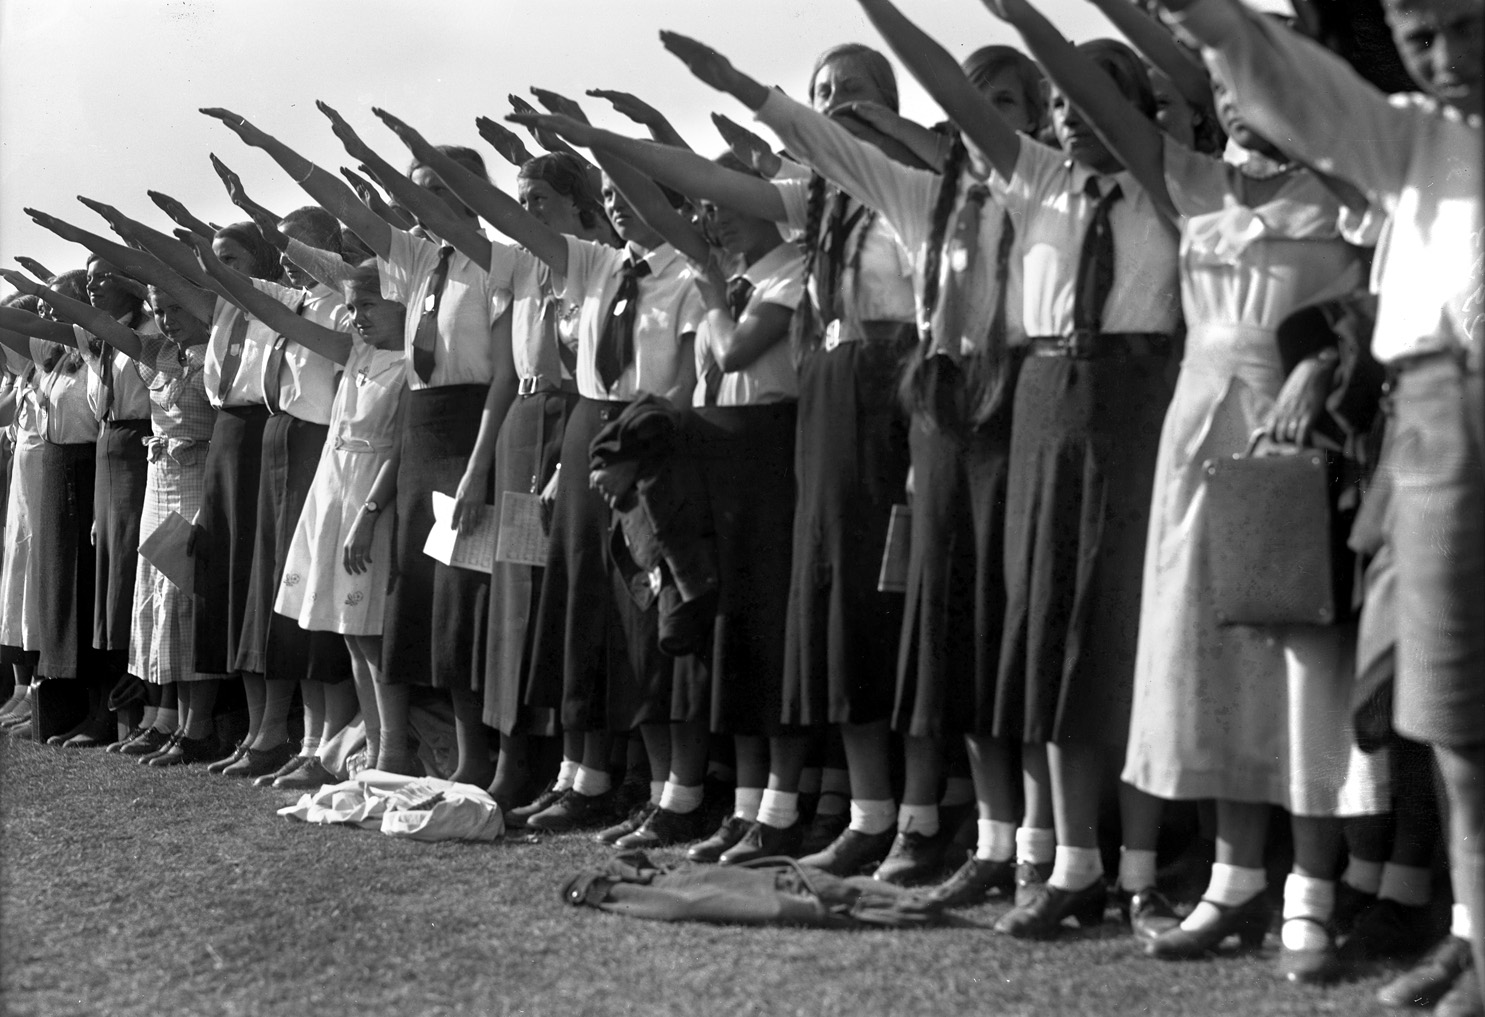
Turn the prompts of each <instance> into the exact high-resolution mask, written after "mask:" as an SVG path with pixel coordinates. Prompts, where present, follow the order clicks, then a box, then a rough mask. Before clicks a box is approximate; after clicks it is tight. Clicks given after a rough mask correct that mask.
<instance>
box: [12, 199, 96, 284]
mask: <svg viewBox="0 0 1485 1017" xmlns="http://www.w3.org/2000/svg"><path fill="white" fill-rule="evenodd" d="M21 211H22V212H25V213H26V214H27V215H29V216H30V217H31V221H32V222H34V223H35V224H36V225H38V226H40V227H41V228H42V229H44V230H51V231H52V232H53V233H55V234H56V235H57V236H59V237H61V238H62V239H63V240H71V241H73V242H74V243H82V234H83V231H82V230H80V229H78V228H77V227H76V226H74V225H72V224H71V223H70V222H64V221H62V220H61V219H58V218H57V217H56V216H54V215H48V214H47V213H45V212H39V211H37V210H36V209H34V208H22V209H21ZM16 260H17V261H20V259H19V258H17V259H16ZM21 264H22V265H26V262H24V261H21ZM26 267H27V268H31V266H30V265H26ZM40 267H41V266H40V265H37V268H40ZM31 271H33V272H35V269H31ZM46 278H48V279H51V278H52V276H47V277H46Z"/></svg>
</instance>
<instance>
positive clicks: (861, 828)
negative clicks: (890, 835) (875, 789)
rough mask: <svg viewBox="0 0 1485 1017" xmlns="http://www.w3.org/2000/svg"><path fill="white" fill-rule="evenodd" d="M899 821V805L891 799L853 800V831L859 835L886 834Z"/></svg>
mask: <svg viewBox="0 0 1485 1017" xmlns="http://www.w3.org/2000/svg"><path fill="white" fill-rule="evenodd" d="M896 819H897V803H896V802H894V801H893V800H892V799H890V798H873V799H868V800H866V801H862V800H859V799H856V798H852V799H851V829H852V830H855V831H856V832H857V833H886V832H887V831H888V830H890V829H892V824H893V823H894V822H895V821H896Z"/></svg>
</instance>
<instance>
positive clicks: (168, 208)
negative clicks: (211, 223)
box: [144, 191, 206, 233]
mask: <svg viewBox="0 0 1485 1017" xmlns="http://www.w3.org/2000/svg"><path fill="white" fill-rule="evenodd" d="M144 193H145V194H147V195H149V199H150V200H151V201H153V202H154V203H155V204H156V205H157V206H159V209H160V211H162V212H164V213H165V214H166V215H168V216H169V217H170V219H171V221H172V222H174V223H175V224H176V225H178V226H184V227H185V228H186V229H188V230H191V231H193V232H196V233H199V232H200V228H199V227H201V226H205V225H206V224H205V223H203V222H201V220H200V219H198V218H197V217H196V216H194V215H192V214H191V210H190V209H188V208H186V206H185V203H184V202H181V201H180V200H178V199H176V198H172V197H171V196H170V195H168V194H166V193H164V192H163V191H145V192H144Z"/></svg>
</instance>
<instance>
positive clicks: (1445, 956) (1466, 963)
mask: <svg viewBox="0 0 1485 1017" xmlns="http://www.w3.org/2000/svg"><path fill="white" fill-rule="evenodd" d="M1474 969H1475V960H1474V956H1473V955H1472V954H1471V953H1470V942H1469V940H1467V939H1460V938H1459V937H1458V936H1453V935H1450V936H1445V937H1444V939H1443V941H1442V942H1440V943H1438V944H1437V945H1435V946H1434V948H1433V949H1432V950H1430V951H1429V952H1428V954H1427V955H1426V956H1425V957H1424V958H1423V959H1422V960H1420V961H1419V962H1418V963H1417V964H1414V965H1413V966H1412V967H1411V968H1409V969H1408V970H1407V971H1404V972H1403V973H1402V974H1400V975H1398V976H1397V977H1396V978H1394V979H1393V980H1392V981H1390V982H1388V983H1387V984H1386V985H1384V986H1382V987H1381V988H1380V989H1378V990H1377V1002H1378V1003H1381V1004H1382V1005H1383V1006H1390V1007H1395V1008H1399V1009H1401V1008H1405V1007H1410V1006H1422V1007H1428V1006H1433V1005H1434V1004H1435V1003H1437V1002H1439V1001H1440V999H1442V998H1443V996H1444V995H1445V994H1446V993H1447V992H1448V991H1449V990H1450V989H1451V988H1452V987H1453V986H1454V983H1455V982H1457V981H1459V979H1460V976H1461V975H1465V974H1468V975H1469V976H1470V979H1471V980H1474Z"/></svg>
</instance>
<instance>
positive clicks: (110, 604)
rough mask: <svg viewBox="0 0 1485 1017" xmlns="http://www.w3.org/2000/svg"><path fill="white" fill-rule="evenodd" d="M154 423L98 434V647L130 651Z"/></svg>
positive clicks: (112, 425) (109, 427)
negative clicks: (147, 449)
mask: <svg viewBox="0 0 1485 1017" xmlns="http://www.w3.org/2000/svg"><path fill="white" fill-rule="evenodd" d="M151 433H152V431H151V428H150V422H149V421H148V420H111V421H109V422H107V423H105V424H104V425H103V427H102V428H101V429H100V430H99V432H98V461H97V474H96V476H95V478H94V482H93V534H94V535H93V558H94V568H95V569H96V570H97V580H96V584H95V587H94V591H93V592H94V597H93V646H94V647H96V648H97V649H100V650H114V651H122V652H124V653H126V654H127V653H128V652H129V629H130V627H131V625H132V623H133V619H134V573H135V571H136V569H137V568H138V565H139V519H140V517H141V516H142V515H143V514H144V484H145V475H146V474H147V473H148V472H149V463H148V461H147V459H146V452H145V447H144V443H145V440H146V439H148V438H149V437H150V434H151Z"/></svg>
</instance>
